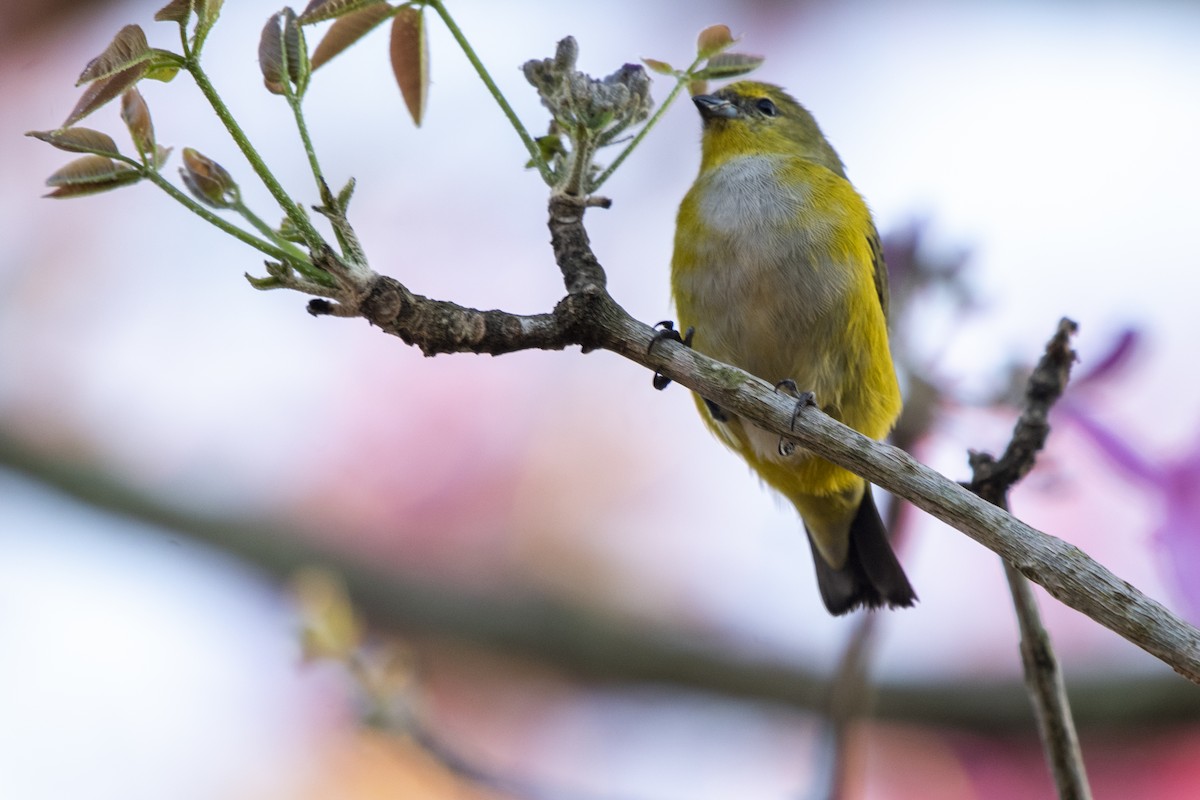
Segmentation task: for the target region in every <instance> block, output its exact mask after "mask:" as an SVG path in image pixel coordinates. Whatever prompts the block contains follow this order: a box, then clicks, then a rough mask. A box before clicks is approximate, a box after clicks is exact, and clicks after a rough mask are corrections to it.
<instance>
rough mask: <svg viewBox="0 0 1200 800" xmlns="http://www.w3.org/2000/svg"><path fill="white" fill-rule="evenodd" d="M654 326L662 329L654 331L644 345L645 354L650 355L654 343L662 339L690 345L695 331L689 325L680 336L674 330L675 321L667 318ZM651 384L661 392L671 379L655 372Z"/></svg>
mask: <svg viewBox="0 0 1200 800" xmlns="http://www.w3.org/2000/svg"><path fill="white" fill-rule="evenodd" d="M654 327H656V328H662V330H660V331H658V332H657V333H655V334H654V338H653V339H651V340H650V344H649V345H647V347H646V355H650V353H652V352H654V345H656V344H658V343H659V342H661V341H663V340H670V341H673V342H679V343H680V344H681V345H683V346H684V347H691V346H692V336H694V335H695V333H696V329H695V328H691V327H689V328H688V329H687V330H686V331H684V333H683V336H680V335H679V331H677V330H675V323H674V322H672V321H671V320H669V319H664V320H663V321H662V322H659V323H656V324H655V325H654ZM653 384H654V388H655V389H658V390H659V391H660V392H661V391H662V390H663V389H665V388H667V387H668V386H670V385H671V379H670V378H668V377H667V376H666V375H663V374H662V373H661V372H655V373H654V379H653Z"/></svg>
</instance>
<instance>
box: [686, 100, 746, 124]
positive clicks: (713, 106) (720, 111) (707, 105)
mask: <svg viewBox="0 0 1200 800" xmlns="http://www.w3.org/2000/svg"><path fill="white" fill-rule="evenodd" d="M692 102H693V103H695V104H696V108H698V109H699V110H700V116H701V117H703V118H704V119H706V120H708V119H732V118H733V117H736V116H737V115H738V110H737V106H735V105H734V104H733V103H731V102H729V101H728V100H722V99H721V98H720V97H717V96H716V95H713V94H698V95H696V96H695V97H693V98H692Z"/></svg>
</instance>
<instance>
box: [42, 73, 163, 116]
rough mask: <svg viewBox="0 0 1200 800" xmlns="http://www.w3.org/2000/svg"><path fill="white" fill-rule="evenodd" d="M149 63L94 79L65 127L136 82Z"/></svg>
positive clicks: (142, 75)
mask: <svg viewBox="0 0 1200 800" xmlns="http://www.w3.org/2000/svg"><path fill="white" fill-rule="evenodd" d="M148 64H149V62H148V61H142V62H140V63H137V64H134V65H133V66H132V67H130V68H129V69H127V70H124V71H122V72H118V73H116V74H115V75H110V76H108V77H107V78H101V79H100V80H98V81H94V82H93V83H92V85H91V86H89V87H88V88H87V89H85V90H84V92H83V96H82V97H80V98H79V102H78V103H76V104H75V108H73V109H72V110H71V113H70V114H69V115H68V116H67V119H66V121H65V122H63V127H64V128H67V127H70V126H71V125H74V124H75V123H76V122H79V120H81V119H83V118H84V117H86V116H87V115H88V114H90V113H92V112H93V111H95V110H96V109H97V108H99V107H100V106H102V105H104V104H105V103H107V102H108V101H109V100H112V99H113V98H114V97H116V96H117V95H119V94H121V92H123V91H125V90H126V89H128V88H129V87H131V86H133V85H134V84H136V83H137V82H138V81H140V80H141V79H142V78H143V77H144V76H145V74H146V68H147V66H148Z"/></svg>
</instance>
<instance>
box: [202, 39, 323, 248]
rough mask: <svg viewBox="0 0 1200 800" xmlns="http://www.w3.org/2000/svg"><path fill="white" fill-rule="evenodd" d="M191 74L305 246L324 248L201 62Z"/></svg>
mask: <svg viewBox="0 0 1200 800" xmlns="http://www.w3.org/2000/svg"><path fill="white" fill-rule="evenodd" d="M188 72H190V73H191V74H192V78H193V79H194V80H195V81H196V86H198V87H199V88H200V91H201V93H202V94H203V95H204V97H205V98H206V99H207V100H208V103H209V105H211V106H212V109H213V111H215V112H216V114H217V117H218V118H220V120H221V123H222V124H223V125H224V126H225V128H226V130H228V131H229V135H230V136H231V137H232V138H233V141H234V142H235V143H237V146H238V148H239V149H241V151H242V155H244V156H245V157H246V160H247V161H249V162H250V166H251V167H252V168H253V169H254V172H255V174H256V175H258V178H259V180H261V181H262V182H263V185H264V186H266V187H267V191H269V192H270V193H271V196H272V197H274V198H275V202H277V203H278V204H279V207H280V208H281V209H283V213H285V214H286V215H287V216H288V218H289V219H291V221H292V223H293V224H294V225H295V226H296V228H297V230H299V231H300V232H301V233H303V234H304V240H305V242H306V243H308V245H309V247H311V248H315V247H319V246H321V245H322V244H323V241H322V239H321V235H320V234H319V233H317V229H316V228H314V227H313V224H312V221H311V220H310V219H309V218H308V216H307V215H306V214H305V213H304V212H303V211H302V210H301V209H300V206H298V205H297V204H296V203H295V202H294V201H293V200H292V198H291V197H289V196H288V193H287V192H286V191H284V189H283V186H281V185H280V183H279V181H278V180H276V179H275V176H274V175H272V174H271V170H269V169H268V168H267V165H266V162H264V161H263V159H262V156H260V155H259V154H258V151H257V150H255V149H254V145H252V144H251V143H250V139H249V138H247V136H246V134H245V132H244V131H243V130H242V128H241V126H240V125H238V124H237V121H236V120H235V119H234V118H233V115H232V114H231V113H230V112H229V108H228V107H227V106H226V105H225V102H224V101H223V100H221V96H220V95H218V94H217V90H216V89H215V88H214V87H213V85H212V83H211V82H210V81H209V80H208V75H207V74H206V73H205V72H204V69H203V68H202V67H201V66H200V62H199V60H198V59H196V58H194V57H189V59H188Z"/></svg>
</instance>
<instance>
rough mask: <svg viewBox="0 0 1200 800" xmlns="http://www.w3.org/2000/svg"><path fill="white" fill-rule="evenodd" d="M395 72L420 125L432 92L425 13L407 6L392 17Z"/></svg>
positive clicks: (415, 119)
mask: <svg viewBox="0 0 1200 800" xmlns="http://www.w3.org/2000/svg"><path fill="white" fill-rule="evenodd" d="M391 54H392V72H393V73H395V75H396V83H397V84H399V86H400V94H401V95H403V96H404V104H405V105H406V106H408V113H409V114H411V115H412V118H413V122H414V123H415V124H416V125H417V127H420V126H421V118H422V117H423V116H425V99H426V97H427V96H428V94H429V46H428V43H427V42H426V39H425V15H424V14H423V13H422V12H421V10H420V9H417V8H413V7H411V6H406V7H404V8H401V9H400V10H399V11H397V12H396V18H395V19H394V20H392V41H391Z"/></svg>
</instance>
